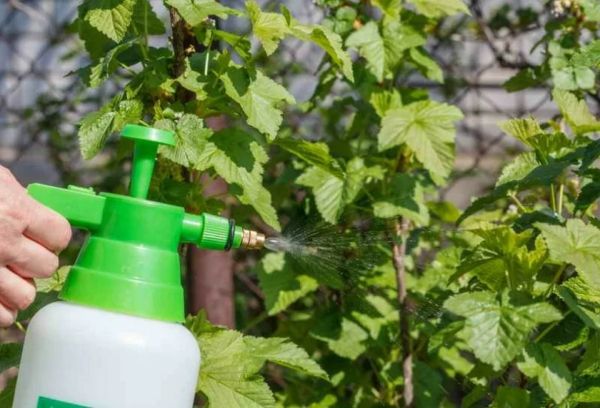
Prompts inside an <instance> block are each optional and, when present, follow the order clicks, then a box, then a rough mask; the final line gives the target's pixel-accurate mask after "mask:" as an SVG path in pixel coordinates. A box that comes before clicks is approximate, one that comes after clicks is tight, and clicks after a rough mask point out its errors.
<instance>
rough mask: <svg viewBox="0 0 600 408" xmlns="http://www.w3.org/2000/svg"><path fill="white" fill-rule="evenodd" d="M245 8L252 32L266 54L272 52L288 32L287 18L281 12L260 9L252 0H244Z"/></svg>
mask: <svg viewBox="0 0 600 408" xmlns="http://www.w3.org/2000/svg"><path fill="white" fill-rule="evenodd" d="M246 10H247V11H248V16H249V17H250V22H251V23H252V32H253V33H254V35H255V36H256V38H258V40H259V41H260V42H261V44H262V46H263V48H264V49H265V52H266V53H267V55H271V54H273V53H274V52H275V50H277V47H278V46H279V42H280V41H281V40H282V39H283V38H285V36H286V35H287V34H289V33H290V28H289V27H288V22H287V20H286V19H285V17H284V16H283V15H282V14H278V13H269V12H264V11H261V9H260V6H259V5H258V3H256V2H255V1H254V0H249V1H246Z"/></svg>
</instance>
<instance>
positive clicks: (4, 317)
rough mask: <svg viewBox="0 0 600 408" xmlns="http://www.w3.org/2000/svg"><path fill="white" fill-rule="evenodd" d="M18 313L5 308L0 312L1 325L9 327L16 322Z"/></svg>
mask: <svg viewBox="0 0 600 408" xmlns="http://www.w3.org/2000/svg"><path fill="white" fill-rule="evenodd" d="M16 319H17V314H16V313H14V312H13V311H11V310H8V309H5V310H3V311H2V312H1V313H0V326H2V327H8V326H10V325H11V324H13V323H14V322H15V320H16Z"/></svg>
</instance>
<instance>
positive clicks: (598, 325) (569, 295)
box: [556, 285, 600, 330]
mask: <svg viewBox="0 0 600 408" xmlns="http://www.w3.org/2000/svg"><path fill="white" fill-rule="evenodd" d="M556 293H557V295H558V296H560V298H561V299H562V300H563V301H564V302H565V303H566V304H567V306H568V307H569V309H571V311H572V312H573V313H575V314H576V315H577V317H579V319H581V321H582V322H583V323H585V325H586V326H588V327H590V328H592V329H596V330H598V329H600V314H598V313H596V311H595V310H594V309H592V308H589V307H587V306H586V305H585V304H583V303H581V302H579V300H578V299H577V297H576V296H575V295H574V294H573V292H572V291H571V289H569V288H567V287H566V286H563V285H561V286H559V287H558V289H557V290H556Z"/></svg>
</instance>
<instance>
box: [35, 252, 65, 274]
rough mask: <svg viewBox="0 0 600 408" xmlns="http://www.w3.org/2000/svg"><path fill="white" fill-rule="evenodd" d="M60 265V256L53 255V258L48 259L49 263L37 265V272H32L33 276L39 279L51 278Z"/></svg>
mask: <svg viewBox="0 0 600 408" xmlns="http://www.w3.org/2000/svg"><path fill="white" fill-rule="evenodd" d="M58 265H59V262H58V256H56V255H54V254H53V255H52V256H51V257H48V260H47V261H44V262H43V263H41V264H39V265H37V268H36V269H35V271H33V270H32V271H31V274H32V275H33V276H35V277H37V278H49V277H50V276H52V275H53V274H54V272H56V270H57V269H58Z"/></svg>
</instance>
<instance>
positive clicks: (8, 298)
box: [0, 268, 35, 310]
mask: <svg viewBox="0 0 600 408" xmlns="http://www.w3.org/2000/svg"><path fill="white" fill-rule="evenodd" d="M34 299H35V283H33V281H32V280H31V279H23V278H22V277H20V276H19V275H17V274H16V273H14V272H13V271H11V270H10V269H8V268H0V302H2V304H3V305H5V306H6V307H8V308H10V309H11V310H24V309H26V308H27V307H28V306H29V305H30V304H31V303H32V302H33V300H34Z"/></svg>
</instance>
